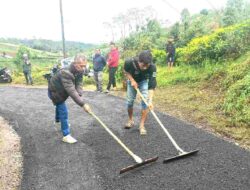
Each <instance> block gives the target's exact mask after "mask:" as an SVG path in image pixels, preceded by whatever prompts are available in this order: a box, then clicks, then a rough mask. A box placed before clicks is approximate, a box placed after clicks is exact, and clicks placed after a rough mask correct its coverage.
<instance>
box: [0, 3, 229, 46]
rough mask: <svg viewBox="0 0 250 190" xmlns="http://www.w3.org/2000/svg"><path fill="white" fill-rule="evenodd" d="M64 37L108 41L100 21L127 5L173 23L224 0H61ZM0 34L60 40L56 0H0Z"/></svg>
mask: <svg viewBox="0 0 250 190" xmlns="http://www.w3.org/2000/svg"><path fill="white" fill-rule="evenodd" d="M62 2H63V12H64V22H65V26H64V27H65V38H66V40H70V41H80V42H85V43H100V42H109V41H110V39H111V36H110V35H109V31H108V30H107V29H105V28H104V27H103V22H111V21H112V17H114V16H117V15H118V14H119V13H122V12H126V11H127V10H128V9H129V8H144V7H147V6H152V8H153V9H155V10H156V12H157V18H158V19H161V20H169V21H170V22H171V23H174V22H175V21H176V20H178V19H179V18H180V15H179V14H178V13H177V12H178V11H179V12H181V10H182V9H183V8H188V10H189V11H190V12H191V13H197V12H199V11H200V10H202V9H203V8H207V9H212V8H216V9H218V8H221V7H223V6H225V4H226V0H62ZM0 37H16V38H43V39H50V40H61V23H60V9H59V0H0Z"/></svg>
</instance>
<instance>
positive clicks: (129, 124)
mask: <svg viewBox="0 0 250 190" xmlns="http://www.w3.org/2000/svg"><path fill="white" fill-rule="evenodd" d="M134 124H135V122H134V121H133V120H132V121H131V120H129V121H128V122H127V123H126V125H125V127H124V128H125V129H131V128H132V127H133V126H134Z"/></svg>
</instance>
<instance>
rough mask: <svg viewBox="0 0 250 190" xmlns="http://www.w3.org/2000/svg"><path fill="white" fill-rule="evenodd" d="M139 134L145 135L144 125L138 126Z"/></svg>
mask: <svg viewBox="0 0 250 190" xmlns="http://www.w3.org/2000/svg"><path fill="white" fill-rule="evenodd" d="M140 135H147V130H146V129H145V127H140Z"/></svg>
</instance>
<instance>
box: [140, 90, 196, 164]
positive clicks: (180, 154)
mask: <svg viewBox="0 0 250 190" xmlns="http://www.w3.org/2000/svg"><path fill="white" fill-rule="evenodd" d="M136 91H137V93H138V94H139V96H140V97H141V99H142V100H143V101H144V103H145V104H146V105H147V106H148V103H147V101H146V100H145V98H144V97H143V95H142V94H141V92H140V90H139V89H138V88H137V89H136ZM150 111H151V113H152V115H153V116H154V118H155V119H156V121H157V122H158V123H159V125H160V126H161V128H162V129H163V131H164V132H165V133H166V135H167V136H168V138H169V139H170V141H171V142H172V144H173V145H174V147H175V148H176V150H177V151H178V155H177V156H174V157H170V158H167V159H164V161H163V163H167V162H170V161H173V160H178V159H181V158H184V157H188V156H191V155H194V154H196V153H197V152H198V151H199V150H194V151H190V152H186V151H184V150H182V149H181V148H180V147H179V145H178V144H177V143H176V142H175V140H174V138H173V137H172V136H171V135H170V133H169V132H168V130H167V129H166V128H165V127H164V125H163V124H162V122H161V121H160V119H159V118H158V117H157V115H156V114H155V112H154V111H153V110H152V109H150Z"/></svg>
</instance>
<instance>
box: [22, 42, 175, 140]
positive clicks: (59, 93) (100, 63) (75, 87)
mask: <svg viewBox="0 0 250 190" xmlns="http://www.w3.org/2000/svg"><path fill="white" fill-rule="evenodd" d="M166 52H167V63H168V66H169V67H170V68H171V67H172V66H173V63H174V56H175V47H174V45H173V43H172V41H170V40H169V41H168V44H167V45H166ZM23 60H24V64H23V73H24V76H25V79H26V84H31V85H32V84H33V80H32V77H31V63H30V61H29V59H28V55H27V54H23ZM106 64H107V65H108V68H109V82H108V85H107V88H106V91H105V92H106V93H108V92H109V91H110V89H111V86H112V87H113V89H116V79H115V74H116V71H117V68H118V64H119V51H118V48H117V47H116V46H115V43H113V42H111V43H110V52H109V53H108V56H107V59H105V58H104V56H102V55H101V51H100V49H96V50H95V55H94V57H93V69H94V78H95V81H96V91H98V92H102V91H103V87H102V85H103V83H102V78H103V69H104V67H105V66H106ZM86 69H87V58H86V56H85V55H82V54H79V55H76V56H75V57H74V60H73V62H72V63H71V64H70V65H69V67H66V68H61V69H58V70H57V71H56V72H55V73H54V74H53V75H52V77H51V78H50V79H49V84H48V96H49V98H50V99H51V100H52V102H53V104H54V105H55V125H59V126H60V127H61V132H62V135H63V138H62V141H63V142H66V143H76V142H77V140H76V139H75V138H74V137H72V136H71V132H70V127H69V121H68V109H67V106H66V104H65V101H66V100H67V98H68V97H71V98H72V99H73V100H74V102H75V103H76V104H78V105H79V106H80V107H82V108H83V110H84V111H86V112H87V113H90V112H92V110H91V107H90V106H89V105H88V104H87V103H85V102H84V101H83V100H82V98H81V96H82V95H83V90H82V79H83V73H85V71H86ZM124 73H125V76H126V78H127V112H128V121H127V123H126V124H125V125H124V128H125V129H131V128H132V127H133V126H134V125H135V121H134V118H133V106H134V101H135V99H136V95H137V91H138V90H139V91H140V93H141V94H142V96H143V97H144V98H145V99H146V100H147V101H148V102H146V103H145V102H144V101H143V100H141V119H140V123H139V132H140V135H146V134H147V130H146V128H145V125H144V124H145V121H146V118H147V114H148V111H149V109H153V96H154V90H155V88H156V85H157V82H156V65H155V64H154V63H153V58H152V54H151V52H150V51H149V50H144V51H141V52H140V54H139V55H138V56H135V57H133V58H128V59H126V60H125V64H124Z"/></svg>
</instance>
